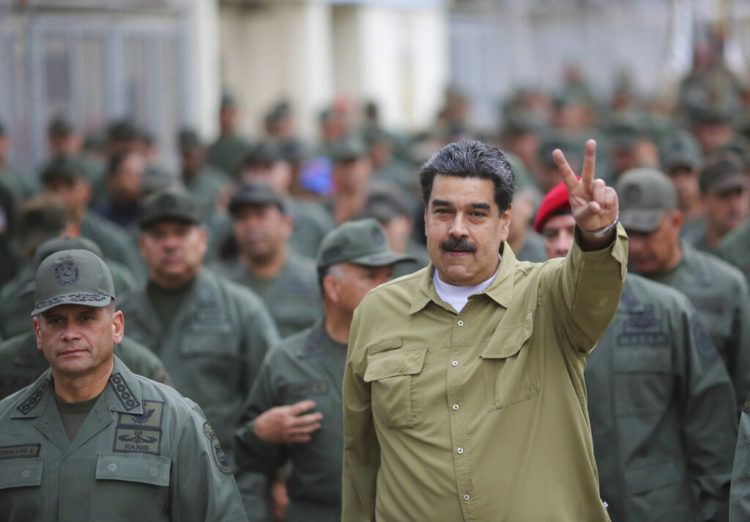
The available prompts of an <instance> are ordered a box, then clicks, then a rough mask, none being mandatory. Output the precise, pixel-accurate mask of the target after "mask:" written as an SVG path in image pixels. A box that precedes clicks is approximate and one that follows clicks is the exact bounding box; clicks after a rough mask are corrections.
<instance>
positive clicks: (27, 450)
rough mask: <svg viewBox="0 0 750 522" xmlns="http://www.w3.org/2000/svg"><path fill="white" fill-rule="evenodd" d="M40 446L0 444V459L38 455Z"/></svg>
mask: <svg viewBox="0 0 750 522" xmlns="http://www.w3.org/2000/svg"><path fill="white" fill-rule="evenodd" d="M41 447H42V445H41V444H20V445H18V446H0V459H22V458H28V457H38V456H39V450H40V449H41Z"/></svg>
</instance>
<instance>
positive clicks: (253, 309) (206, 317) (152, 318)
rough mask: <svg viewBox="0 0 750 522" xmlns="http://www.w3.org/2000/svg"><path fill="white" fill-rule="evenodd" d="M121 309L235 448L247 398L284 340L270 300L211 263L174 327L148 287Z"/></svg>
mask: <svg viewBox="0 0 750 522" xmlns="http://www.w3.org/2000/svg"><path fill="white" fill-rule="evenodd" d="M120 309H121V310H122V311H123V312H124V314H125V328H126V331H127V332H128V335H129V336H130V337H132V338H133V339H135V340H137V341H139V342H141V343H143V344H145V345H147V346H148V347H149V348H151V349H152V350H153V351H154V352H155V353H156V355H158V356H159V358H160V359H161V360H162V362H163V363H164V366H165V368H166V369H167V372H168V373H169V376H170V377H171V379H172V383H173V385H174V387H175V388H176V389H177V391H179V392H180V393H182V394H183V395H185V396H186V397H189V398H190V399H192V400H194V401H195V402H197V403H198V404H199V405H200V407H201V408H202V409H203V411H205V412H206V417H208V420H210V421H211V424H213V426H214V428H215V429H216V433H217V435H218V436H219V441H220V442H221V444H222V446H224V447H225V448H226V450H227V452H230V451H231V447H232V439H233V433H234V429H235V426H236V424H237V420H238V419H239V417H240V415H241V413H242V405H243V403H244V401H245V399H246V398H247V394H248V393H249V392H250V387H251V386H252V384H253V382H254V381H255V376H256V374H257V373H258V369H259V368H260V365H261V363H262V362H263V357H264V356H265V355H266V351H267V350H268V348H270V347H271V346H273V345H274V344H275V343H276V342H277V341H278V333H277V332H276V327H275V326H274V324H273V320H272V319H271V317H270V316H269V315H268V312H267V311H266V309H265V307H264V306H263V303H261V302H260V300H259V299H258V298H257V297H256V296H255V295H254V294H253V293H252V292H250V291H249V290H247V289H246V288H242V287H239V286H237V285H235V284H233V283H230V282H229V281H227V280H225V279H223V278H220V277H219V276H217V275H214V274H213V273H211V272H209V271H208V270H207V269H205V268H204V269H202V270H201V272H200V273H199V275H198V277H197V278H196V279H195V281H194V282H193V285H192V288H191V289H190V292H189V293H188V294H187V296H186V297H185V301H184V303H183V304H182V306H181V307H180V309H179V310H178V311H177V314H176V316H175V318H174V319H173V320H172V322H171V324H170V325H169V326H163V325H162V324H161V323H160V322H159V319H158V317H159V316H158V314H157V313H156V311H155V310H154V306H153V303H152V302H151V299H150V298H149V296H148V292H147V291H146V289H145V287H144V288H142V289H140V290H137V291H135V292H132V293H131V294H130V295H128V296H126V297H125V299H124V300H123V302H122V303H121V304H120Z"/></svg>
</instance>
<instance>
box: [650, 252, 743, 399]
mask: <svg viewBox="0 0 750 522" xmlns="http://www.w3.org/2000/svg"><path fill="white" fill-rule="evenodd" d="M681 247H682V253H683V259H682V261H681V262H680V264H679V265H677V266H676V267H675V268H673V269H672V270H669V271H667V272H662V273H659V274H648V278H649V279H651V280H653V281H657V282H659V283H663V284H666V285H668V286H671V287H672V288H675V289H677V290H679V291H680V292H682V293H683V294H685V295H686V296H687V298H688V299H690V301H691V303H692V304H693V306H694V307H695V308H696V310H697V311H698V314H699V316H700V318H701V320H702V321H703V324H704V325H705V326H706V328H707V329H708V331H709V333H710V334H711V338H712V339H713V342H714V345H715V346H716V349H717V350H718V351H719V354H720V355H721V357H722V359H723V360H724V363H725V364H726V367H727V370H728V371H729V375H730V377H731V378H732V382H733V383H734V389H735V394H736V395H735V397H736V402H737V404H742V403H743V402H744V400H745V397H746V396H747V394H748V392H750V321H748V317H750V291H749V290H748V284H747V282H746V281H745V278H744V277H743V275H742V273H741V272H740V271H739V270H737V269H736V268H734V267H733V266H732V265H730V264H729V263H726V262H725V261H722V260H721V259H719V258H717V257H714V256H712V255H710V254H706V253H704V252H700V251H698V250H696V249H695V248H693V247H691V246H690V245H688V244H687V243H686V242H684V241H683V242H682V244H681Z"/></svg>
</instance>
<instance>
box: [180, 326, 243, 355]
mask: <svg viewBox="0 0 750 522" xmlns="http://www.w3.org/2000/svg"><path fill="white" fill-rule="evenodd" d="M238 345H239V343H238V339H237V334H236V333H235V332H234V329H233V328H232V325H231V324H229V323H223V324H222V323H220V324H200V325H194V326H193V328H191V329H190V330H188V331H187V333H186V334H185V338H184V339H183V341H182V343H181V345H180V353H182V354H183V355H186V356H189V357H196V356H208V357H220V358H224V359H234V358H235V357H237V354H238V353H239V349H238Z"/></svg>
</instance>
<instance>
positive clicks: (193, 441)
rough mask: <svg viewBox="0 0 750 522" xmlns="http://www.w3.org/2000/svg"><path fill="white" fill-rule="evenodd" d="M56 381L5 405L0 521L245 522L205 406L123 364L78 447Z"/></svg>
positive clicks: (42, 381) (0, 423)
mask: <svg viewBox="0 0 750 522" xmlns="http://www.w3.org/2000/svg"><path fill="white" fill-rule="evenodd" d="M51 379H52V378H51V373H50V371H47V372H45V373H44V374H43V375H42V376H40V377H39V379H38V380H37V381H36V382H34V383H33V384H32V385H30V386H28V387H26V388H24V389H23V390H21V391H19V392H17V393H16V394H14V395H11V396H10V397H7V398H6V399H4V400H2V401H0V520H3V521H5V522H29V521H44V522H55V521H60V522H73V521H75V522H87V521H100V520H112V521H115V520H117V521H126V520H127V521H144V522H145V521H147V520H148V521H153V522H159V521H180V522H191V521H194V522H198V521H200V522H208V521H216V522H229V521H237V522H240V521H247V516H246V515H245V512H244V509H243V506H242V500H241V498H240V495H239V491H238V489H237V484H236V483H235V481H234V478H233V477H232V474H231V470H230V468H229V465H228V462H227V458H226V455H224V453H223V452H222V450H221V447H220V446H219V445H218V442H217V440H216V434H215V433H214V431H213V429H212V428H211V426H210V425H209V424H208V423H207V422H206V418H205V417H204V416H203V413H202V412H201V411H200V408H198V406H197V405H196V404H195V403H194V402H192V401H190V400H187V399H185V398H184V397H182V396H180V395H179V394H178V393H177V392H176V391H175V390H174V389H172V388H170V387H169V386H165V385H163V384H159V383H156V382H154V381H150V380H148V379H145V378H143V377H140V376H137V375H135V374H134V373H132V372H131V371H130V370H128V368H127V367H126V366H125V365H124V364H123V363H122V362H121V361H119V360H118V359H116V358H115V362H114V368H113V370H112V375H111V376H110V379H109V383H108V385H107V386H106V387H105V388H104V391H103V392H102V394H101V395H100V396H99V398H98V400H97V401H96V403H95V404H94V407H93V408H92V410H91V411H90V412H89V414H88V415H87V416H86V419H85V420H84V421H83V424H82V425H81V427H80V429H79V430H78V432H77V433H76V435H75V437H73V440H70V439H69V438H68V435H67V434H66V433H65V430H64V428H63V424H62V422H61V421H60V414H59V412H58V408H57V404H56V401H55V399H54V397H53V394H54V392H53V384H52V380H51Z"/></svg>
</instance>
